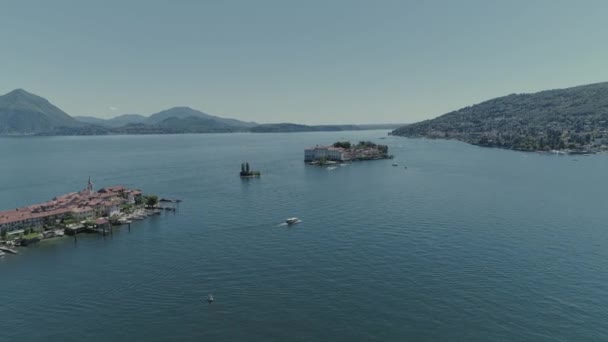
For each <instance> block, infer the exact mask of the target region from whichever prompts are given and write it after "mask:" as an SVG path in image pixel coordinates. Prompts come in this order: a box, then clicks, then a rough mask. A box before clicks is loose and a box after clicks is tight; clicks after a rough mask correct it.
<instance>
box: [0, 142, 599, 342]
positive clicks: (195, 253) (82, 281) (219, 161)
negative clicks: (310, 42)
mask: <svg viewBox="0 0 608 342" xmlns="http://www.w3.org/2000/svg"><path fill="white" fill-rule="evenodd" d="M385 135H386V131H367V132H328V133H302V134H207V135H203V134H201V135H165V136H109V137H40V138H2V139H0V175H1V177H0V208H2V209H10V208H14V207H17V206H22V205H26V204H30V203H36V202H40V201H44V200H47V199H50V198H52V197H53V196H55V195H57V194H62V193H66V192H70V191H77V190H79V189H81V188H83V187H84V186H85V185H86V181H87V178H88V177H89V176H91V178H92V179H93V181H94V182H95V186H96V187H102V186H109V185H115V184H122V185H126V186H130V187H138V188H141V189H143V190H144V191H145V192H148V193H155V194H159V195H161V196H166V197H179V198H182V199H183V200H184V202H183V203H181V204H180V207H179V211H178V212H177V213H176V214H175V215H174V214H163V215H162V216H161V217H155V218H151V219H149V220H146V221H141V222H137V223H135V224H134V225H133V227H132V230H131V231H130V232H129V231H128V230H127V229H126V228H119V229H117V230H116V231H115V233H114V235H113V236H112V237H107V238H105V239H104V238H103V237H100V236H96V235H83V236H81V237H79V240H78V242H77V243H76V244H74V242H73V240H71V239H69V238H66V239H59V240H54V241H46V242H44V243H41V244H39V245H37V246H35V247H31V248H27V249H22V253H21V254H20V255H19V256H10V255H7V256H5V257H3V258H2V259H0V284H1V285H0V304H1V305H0V340H1V341H201V340H208V341H222V340H224V341H233V340H266V341H286V340H292V341H311V340H318V341H319V340H325V341H329V340H331V341H355V340H360V341H366V340H384V341H406V340H409V341H448V340H450V341H455V340H460V341H491V340H503V341H593V340H595V341H597V340H606V339H608V268H607V267H606V262H607V260H608V229H607V223H608V210H607V208H608V198H607V196H606V191H607V188H606V175H607V174H608V157H607V156H605V155H604V156H588V157H584V156H580V157H568V156H561V157H560V156H547V155H540V154H529V153H519V152H512V151H503V150H496V149H484V148H478V147H474V146H469V145H466V144H462V143H458V142H450V141H428V140H413V139H404V138H397V137H387V138H386V140H379V138H380V137H383V136H385ZM341 138H345V139H350V140H353V141H358V140H363V139H370V140H375V141H377V142H385V143H387V144H388V145H389V146H390V150H391V152H392V153H393V154H394V155H395V160H394V161H395V162H397V163H399V165H400V166H399V167H393V166H391V164H392V163H393V161H374V162H366V163H356V164H352V165H349V166H343V167H338V168H336V169H332V170H329V169H324V168H316V167H310V166H306V165H304V163H303V162H302V159H303V149H304V147H307V146H310V145H315V144H326V143H331V142H333V141H336V140H339V139H341ZM243 161H249V162H250V163H251V164H252V166H253V168H254V169H259V170H260V171H262V177H261V178H260V179H250V180H241V179H239V177H238V176H237V173H238V171H239V168H240V163H241V162H243ZM403 166H407V167H408V168H407V170H406V169H404V168H403ZM291 216H298V217H300V218H301V219H302V220H303V222H302V223H301V224H300V225H297V226H294V227H283V226H278V225H279V223H280V222H281V221H282V220H284V219H285V218H286V217H291ZM208 293H213V294H214V296H215V298H216V302H215V303H213V304H211V305H209V304H207V303H206V301H205V300H206V296H207V294H208Z"/></svg>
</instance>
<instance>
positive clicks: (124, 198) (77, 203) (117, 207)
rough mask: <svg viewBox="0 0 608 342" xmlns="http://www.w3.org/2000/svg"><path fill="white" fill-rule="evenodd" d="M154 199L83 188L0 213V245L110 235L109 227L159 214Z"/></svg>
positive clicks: (117, 190) (134, 191) (117, 188)
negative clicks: (60, 237)
mask: <svg viewBox="0 0 608 342" xmlns="http://www.w3.org/2000/svg"><path fill="white" fill-rule="evenodd" d="M158 202H159V201H158V197H157V196H155V195H148V196H144V195H143V193H142V191H141V190H138V189H129V188H126V187H124V186H121V185H117V186H110V187H105V188H102V189H100V190H98V191H95V190H93V183H92V182H91V179H90V178H89V181H88V183H87V186H86V188H84V189H83V190H81V191H79V192H71V193H68V194H64V195H60V196H57V197H55V198H53V199H52V200H50V201H47V202H44V203H39V204H33V205H30V206H26V207H21V208H16V209H11V210H5V211H0V246H2V247H3V248H6V247H9V246H27V245H30V244H32V243H36V242H38V241H40V240H42V239H46V238H51V237H57V236H63V235H75V234H77V233H80V232H85V231H88V232H100V233H103V234H106V233H108V232H109V233H111V226H112V225H120V224H130V223H131V220H140V219H143V218H145V217H146V216H150V215H153V214H160V210H161V209H170V210H175V209H174V208H163V207H160V206H158Z"/></svg>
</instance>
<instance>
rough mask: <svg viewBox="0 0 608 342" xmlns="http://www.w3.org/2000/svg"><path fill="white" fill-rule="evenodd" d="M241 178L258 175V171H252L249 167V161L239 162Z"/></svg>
mask: <svg viewBox="0 0 608 342" xmlns="http://www.w3.org/2000/svg"><path fill="white" fill-rule="evenodd" d="M239 175H240V176H241V178H253V177H260V175H261V173H260V171H253V170H250V169H249V162H245V163H241V172H240V173H239Z"/></svg>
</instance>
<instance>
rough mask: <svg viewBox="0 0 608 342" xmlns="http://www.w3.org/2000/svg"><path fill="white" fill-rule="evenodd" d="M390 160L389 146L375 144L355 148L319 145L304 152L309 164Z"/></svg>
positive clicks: (305, 159)
mask: <svg viewBox="0 0 608 342" xmlns="http://www.w3.org/2000/svg"><path fill="white" fill-rule="evenodd" d="M390 158H391V156H390V155H388V147H387V146H385V145H375V144H374V145H366V146H354V147H351V148H344V147H335V146H321V145H317V146H315V147H310V148H307V149H305V150H304V161H305V162H307V163H312V162H317V161H333V162H348V161H355V160H376V159H390Z"/></svg>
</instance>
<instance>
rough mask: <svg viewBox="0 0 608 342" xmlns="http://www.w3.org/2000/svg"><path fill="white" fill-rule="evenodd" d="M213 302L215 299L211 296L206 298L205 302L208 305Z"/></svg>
mask: <svg viewBox="0 0 608 342" xmlns="http://www.w3.org/2000/svg"><path fill="white" fill-rule="evenodd" d="M214 300H215V299H214V298H213V295H212V294H210V295H209V296H207V301H208V302H209V303H212V302H213V301H214Z"/></svg>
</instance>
